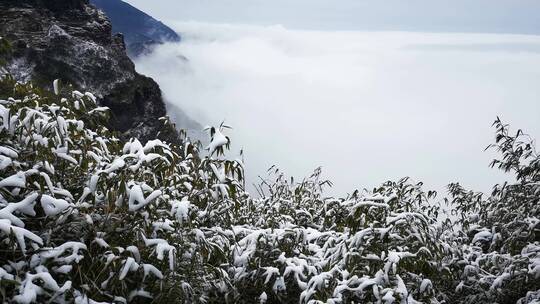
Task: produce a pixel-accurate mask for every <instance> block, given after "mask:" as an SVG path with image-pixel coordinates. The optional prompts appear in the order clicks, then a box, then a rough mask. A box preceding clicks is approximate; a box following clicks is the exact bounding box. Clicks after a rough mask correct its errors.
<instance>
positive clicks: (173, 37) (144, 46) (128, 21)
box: [90, 0, 180, 57]
mask: <svg viewBox="0 0 540 304" xmlns="http://www.w3.org/2000/svg"><path fill="white" fill-rule="evenodd" d="M90 3H91V4H93V5H94V6H96V7H97V8H99V9H101V10H102V11H104V12H105V14H107V16H108V17H109V19H110V20H111V23H112V30H113V32H114V33H121V34H122V35H124V41H125V42H126V47H127V50H128V54H129V55H130V56H132V57H136V56H139V55H141V54H146V53H147V52H149V51H151V49H152V47H153V46H154V45H157V44H162V43H165V42H179V41H180V36H178V34H177V33H176V32H175V31H173V30H172V29H170V28H169V27H167V26H166V25H165V24H163V23H162V22H160V21H158V20H156V19H154V18H152V17H151V16H149V15H148V14H146V13H144V12H142V11H140V10H139V9H137V8H135V7H133V6H131V5H130V4H129V3H126V2H124V1H122V0H90Z"/></svg>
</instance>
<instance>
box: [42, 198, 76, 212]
mask: <svg viewBox="0 0 540 304" xmlns="http://www.w3.org/2000/svg"><path fill="white" fill-rule="evenodd" d="M70 206H71V204H70V203H68V202H67V201H65V200H63V199H56V198H54V197H52V196H49V195H45V194H44V195H43V196H42V197H41V207H42V208H43V211H45V214H46V215H47V216H55V215H58V214H60V213H62V212H64V211H65V210H66V209H67V208H69V207H70Z"/></svg>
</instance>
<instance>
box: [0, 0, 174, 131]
mask: <svg viewBox="0 0 540 304" xmlns="http://www.w3.org/2000/svg"><path fill="white" fill-rule="evenodd" d="M0 36H1V37H4V39H6V40H7V41H8V42H9V44H10V46H11V52H10V58H8V59H7V70H8V72H9V73H10V74H12V75H13V76H15V77H16V78H17V79H18V80H21V81H27V80H29V79H32V81H34V82H35V83H37V84H38V85H41V86H50V84H51V83H52V81H53V80H54V79H61V80H62V81H63V82H64V83H70V84H73V85H74V86H75V87H76V88H77V89H80V90H84V91H90V92H93V93H94V94H95V95H96V96H97V97H98V99H99V102H100V103H101V104H103V105H106V106H108V107H110V108H111V109H112V113H113V117H112V119H111V121H110V127H111V128H113V129H115V130H118V131H120V132H122V133H123V134H125V135H126V136H136V137H138V138H140V139H142V140H146V139H149V138H155V137H159V138H162V139H165V140H169V141H175V140H176V139H177V135H176V132H174V131H172V129H171V128H165V129H163V123H162V122H161V121H160V120H159V118H160V117H162V116H165V115H166V109H165V104H164V102H163V99H162V97H161V91H160V89H159V86H158V85H157V83H156V82H155V81H153V80H152V79H151V78H148V77H145V76H143V75H140V74H138V73H137V72H136V71H135V66H134V64H133V62H132V61H131V60H130V59H129V57H128V56H127V54H126V49H125V48H126V47H125V44H124V40H123V37H122V35H114V36H112V26H111V23H110V21H109V19H108V18H107V17H106V16H105V14H104V13H102V12H101V11H99V10H98V9H96V8H95V7H93V6H91V5H90V4H89V3H88V1H87V0H54V1H50V0H0ZM165 130H166V132H165ZM160 131H161V132H160ZM164 132H165V133H164Z"/></svg>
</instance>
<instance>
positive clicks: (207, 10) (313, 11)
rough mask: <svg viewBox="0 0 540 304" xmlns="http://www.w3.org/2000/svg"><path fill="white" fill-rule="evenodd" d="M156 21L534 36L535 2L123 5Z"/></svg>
mask: <svg viewBox="0 0 540 304" xmlns="http://www.w3.org/2000/svg"><path fill="white" fill-rule="evenodd" d="M128 2H129V3H131V4H132V5H134V6H136V7H138V8H140V9H143V10H144V11H146V12H148V13H150V14H151V15H153V16H154V17H156V18H158V19H161V20H162V21H165V22H169V21H178V20H182V21H198V22H210V23H232V24H256V25H276V24H281V25H283V26H285V27H287V28H290V29H312V30H366V31H373V30H376V31H379V30H392V31H421V32H484V33H519V34H540V18H538V14H539V13H540V1H538V0H452V1H448V0H406V1H405V0H386V1H380V0H152V1H149V0H129V1H128Z"/></svg>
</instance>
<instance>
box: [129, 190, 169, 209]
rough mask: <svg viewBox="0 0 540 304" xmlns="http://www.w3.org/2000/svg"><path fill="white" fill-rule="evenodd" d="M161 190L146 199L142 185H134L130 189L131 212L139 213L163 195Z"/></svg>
mask: <svg viewBox="0 0 540 304" xmlns="http://www.w3.org/2000/svg"><path fill="white" fill-rule="evenodd" d="M161 194H162V193H161V191H160V190H155V191H153V192H152V193H150V195H148V196H147V197H146V198H145V197H144V193H143V190H142V188H141V186H140V185H134V186H132V187H131V188H130V189H129V202H128V204H129V211H132V212H134V211H138V210H139V209H141V208H143V207H145V206H146V205H148V204H150V203H151V202H152V201H154V200H155V199H157V198H158V197H159V196H160V195H161Z"/></svg>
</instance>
